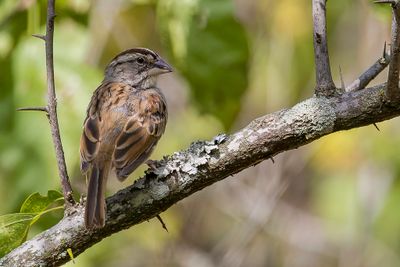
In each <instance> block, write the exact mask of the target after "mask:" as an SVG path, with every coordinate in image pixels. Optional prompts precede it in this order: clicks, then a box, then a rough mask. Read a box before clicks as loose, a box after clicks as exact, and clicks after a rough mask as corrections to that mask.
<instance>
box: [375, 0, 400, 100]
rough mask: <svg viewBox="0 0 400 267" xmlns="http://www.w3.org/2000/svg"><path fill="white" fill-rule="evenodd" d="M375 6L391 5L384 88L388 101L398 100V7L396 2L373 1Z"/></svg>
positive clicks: (394, 0) (399, 44) (396, 0)
mask: <svg viewBox="0 0 400 267" xmlns="http://www.w3.org/2000/svg"><path fill="white" fill-rule="evenodd" d="M375 3H377V4H391V6H392V13H393V18H392V37H391V39H392V43H391V46H390V58H391V60H390V63H389V73H388V81H387V86H386V91H385V94H386V98H387V99H388V100H389V101H398V100H400V90H399V63H400V7H399V4H398V3H399V1H398V0H392V1H382V0H381V1H375Z"/></svg>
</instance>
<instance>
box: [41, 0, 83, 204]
mask: <svg viewBox="0 0 400 267" xmlns="http://www.w3.org/2000/svg"><path fill="white" fill-rule="evenodd" d="M54 5H55V0H48V2H47V21H46V36H45V37H44V39H45V45H46V70H47V97H48V99H47V112H48V118H49V122H50V128H51V136H52V138H53V144H54V149H55V153H56V158H57V166H58V172H59V175H60V179H61V187H62V191H63V194H64V198H65V203H66V204H74V203H75V202H74V199H73V197H72V188H71V184H70V182H69V178H68V173H67V167H66V164H65V157H64V150H63V147H62V143H61V137H60V128H59V125H58V118H57V99H56V92H55V85H54V63H53V36H54V18H55V16H56V15H55V7H54Z"/></svg>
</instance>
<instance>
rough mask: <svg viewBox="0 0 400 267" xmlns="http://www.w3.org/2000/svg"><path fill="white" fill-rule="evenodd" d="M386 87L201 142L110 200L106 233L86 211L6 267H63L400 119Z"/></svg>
mask: <svg viewBox="0 0 400 267" xmlns="http://www.w3.org/2000/svg"><path fill="white" fill-rule="evenodd" d="M384 95H385V84H381V85H379V86H376V87H372V88H368V89H366V90H360V91H355V92H348V93H344V94H343V95H340V96H334V97H330V98H326V97H313V98H310V99H307V100H305V101H303V102H301V103H299V104H297V105H295V106H294V107H292V108H290V109H284V110H281V111H278V112H275V113H272V114H269V115H266V116H263V117H260V118H258V119H256V120H254V121H252V122H251V123H250V124H249V125H248V126H246V127H245V128H243V129H242V130H240V131H238V132H236V133H235V134H232V135H230V136H225V135H219V136H217V137H215V138H214V139H213V140H212V141H208V142H206V141H198V142H195V143H193V144H192V145H191V146H190V147H189V148H188V149H187V150H185V151H181V152H177V153H174V154H173V155H172V156H168V157H166V158H164V159H163V160H161V161H158V162H155V163H154V170H152V171H148V172H147V174H146V175H145V176H144V177H142V178H140V179H139V180H137V181H136V182H135V184H134V185H131V186H129V187H127V188H125V189H123V190H121V191H119V192H117V193H116V194H115V195H113V196H111V197H109V198H108V199H107V206H108V208H107V218H106V225H105V227H104V228H101V229H94V230H92V231H87V230H86V229H85V226H84V221H83V213H84V207H83V206H82V205H79V206H77V207H76V209H75V211H74V213H72V214H70V215H69V216H66V217H65V218H64V219H62V220H61V221H60V222H59V223H58V224H57V225H55V226H53V227H52V228H50V229H48V230H47V231H45V232H43V233H41V234H39V235H37V236H36V237H34V238H33V239H31V240H29V241H26V242H25V243H24V244H22V245H21V246H20V247H18V248H16V249H15V250H13V251H12V252H10V253H9V254H8V255H6V256H5V257H4V258H2V259H1V260H0V266H20V265H21V263H23V266H38V265H43V266H48V265H60V264H62V263H65V262H67V261H69V260H70V258H69V256H68V253H67V249H68V248H70V249H71V250H72V252H73V255H74V256H77V255H79V254H80V253H82V252H83V251H85V250H86V249H87V248H89V247H90V246H92V245H93V244H95V243H98V242H100V241H101V240H102V239H103V238H105V237H107V236H110V235H111V234H113V233H116V232H118V231H121V230H123V229H126V228H129V227H131V226H132V225H135V224H138V223H141V222H143V221H145V220H149V219H151V218H153V217H156V216H157V215H158V214H159V213H160V212H163V211H165V210H166V209H168V208H169V207H170V206H171V205H173V204H175V203H176V202H178V201H179V200H181V199H184V198H186V197H188V196H189V195H191V194H193V193H195V192H197V191H199V190H201V189H202V188H204V187H207V186H209V185H211V184H213V183H215V182H217V181H219V180H222V179H224V178H226V177H229V176H231V175H233V174H235V173H237V172H239V171H241V170H243V169H245V168H248V167H250V166H253V165H255V164H257V163H259V162H261V161H263V160H266V159H269V158H270V157H272V156H274V155H276V154H279V153H282V152H284V151H287V150H291V149H296V148H298V147H300V146H303V145H306V144H308V143H310V142H312V141H314V140H316V139H318V138H320V137H322V136H325V135H328V134H330V133H333V132H336V131H341V130H347V129H351V128H356V127H361V126H364V125H368V124H371V123H376V122H379V121H383V120H387V119H390V118H393V117H395V116H399V115H400V105H392V104H389V103H388V102H387V101H386V100H385V97H384Z"/></svg>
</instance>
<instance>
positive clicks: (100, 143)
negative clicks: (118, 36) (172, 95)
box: [80, 48, 172, 228]
mask: <svg viewBox="0 0 400 267" xmlns="http://www.w3.org/2000/svg"><path fill="white" fill-rule="evenodd" d="M171 71H172V68H171V67H170V66H169V65H168V64H167V63H166V62H165V61H164V60H163V59H162V58H161V57H160V56H158V55H157V54H156V53H154V52H152V51H151V50H149V49H145V48H134V49H130V50H127V51H124V52H122V53H120V54H119V55H117V56H116V57H115V58H114V59H113V60H112V61H111V62H110V64H109V65H108V66H107V68H106V71H105V77H104V80H103V82H102V84H101V85H100V86H99V87H98V88H97V89H96V91H95V92H94V93H93V96H92V99H91V101H90V103H89V106H88V109H87V117H86V119H85V122H84V125H83V133H82V137H81V143H80V155H81V171H82V173H84V174H86V175H87V177H88V178H89V182H88V190H87V201H86V208H85V225H86V227H87V228H93V227H102V226H104V223H105V210H106V207H105V200H104V191H105V186H106V183H107V178H108V176H109V175H110V172H111V171H114V172H115V174H116V176H117V178H118V179H119V180H121V181H123V180H124V179H125V178H126V177H128V175H129V174H131V173H132V172H133V171H134V170H135V169H136V168H137V167H138V166H139V165H140V164H142V163H143V162H144V161H145V160H147V159H148V157H149V156H150V154H151V152H152V151H153V149H154V147H155V145H156V144H157V142H158V140H159V139H160V137H161V135H162V134H163V133H164V130H165V125H166V123H167V117H168V113H167V106H166V102H165V98H164V95H163V94H162V93H161V91H160V89H159V88H157V87H156V86H155V82H156V77H157V76H158V75H160V74H162V73H167V72H171Z"/></svg>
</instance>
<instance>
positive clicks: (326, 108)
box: [282, 97, 336, 139]
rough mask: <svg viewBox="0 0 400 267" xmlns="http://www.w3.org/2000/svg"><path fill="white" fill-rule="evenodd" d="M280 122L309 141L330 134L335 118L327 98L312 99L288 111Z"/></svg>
mask: <svg viewBox="0 0 400 267" xmlns="http://www.w3.org/2000/svg"><path fill="white" fill-rule="evenodd" d="M282 120H283V121H284V123H286V124H288V125H294V127H293V129H294V130H296V131H297V132H298V133H300V134H305V135H306V138H307V139H310V138H315V137H318V136H322V135H324V134H326V133H329V132H332V131H333V129H334V125H335V120H336V116H335V110H334V108H333V107H332V106H331V105H330V100H329V99H328V98H325V97H313V98H310V99H307V100H305V101H303V102H301V103H299V104H297V105H295V106H294V107H293V108H291V109H288V110H287V111H286V112H285V113H284V114H283V117H282Z"/></svg>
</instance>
